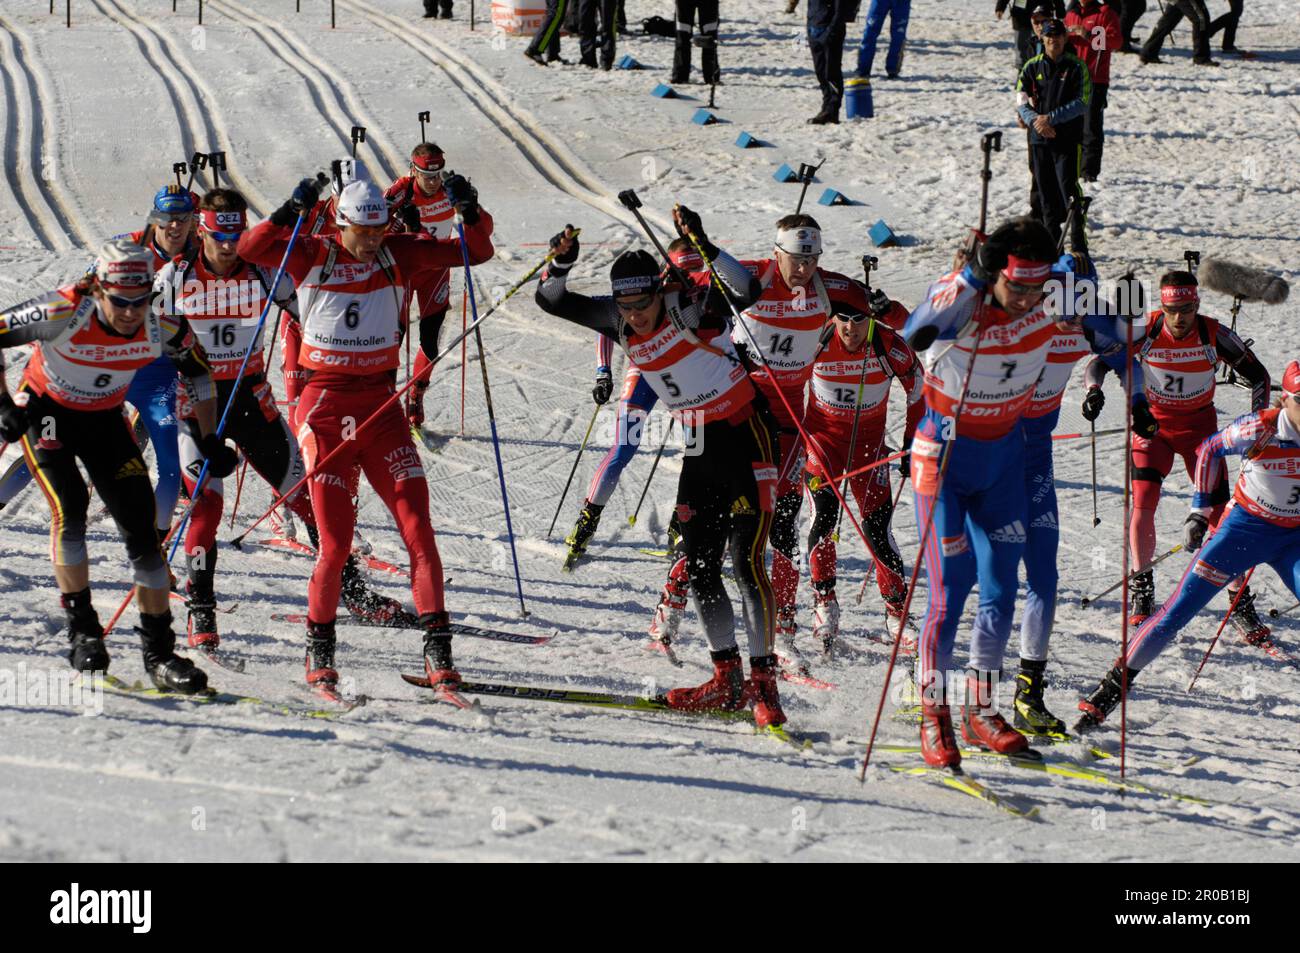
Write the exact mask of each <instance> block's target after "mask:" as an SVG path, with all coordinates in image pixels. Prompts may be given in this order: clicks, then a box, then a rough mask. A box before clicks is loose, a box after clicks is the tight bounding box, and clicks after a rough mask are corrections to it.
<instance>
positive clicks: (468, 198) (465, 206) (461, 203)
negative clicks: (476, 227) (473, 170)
mask: <svg viewBox="0 0 1300 953" xmlns="http://www.w3.org/2000/svg"><path fill="white" fill-rule="evenodd" d="M442 187H443V188H444V189H445V190H446V191H447V201H449V202H451V204H452V205H454V206H456V211H457V212H459V213H460V217H461V218H463V219H464V220H465V224H466V225H473V224H474V223H475V222H477V221H478V189H476V188H474V186H472V185H470V184H469V179H467V178H465V177H464V176H463V175H456V174H454V173H453V174H452V175H449V176H447V178H446V179H444V180H443V182H442Z"/></svg>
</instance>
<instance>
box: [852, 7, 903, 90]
mask: <svg viewBox="0 0 1300 953" xmlns="http://www.w3.org/2000/svg"><path fill="white" fill-rule="evenodd" d="M911 12H912V0H871V6H870V7H868V8H867V25H866V27H865V28H864V29H863V31H862V43H861V45H859V46H858V75H859V76H870V75H871V64H872V62H873V61H874V60H875V58H876V41H877V40H878V39H880V31H881V30H882V29H884V26H885V15H886V14H888V15H889V53H888V54H887V55H886V56H885V75H886V76H888V77H889V78H890V79H897V78H898V71H899V70H901V69H902V68H903V47H904V45H906V43H907V19H908V16H909V15H910V14H911Z"/></svg>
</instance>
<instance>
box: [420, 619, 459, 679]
mask: <svg viewBox="0 0 1300 953" xmlns="http://www.w3.org/2000/svg"><path fill="white" fill-rule="evenodd" d="M420 625H422V626H423V627H424V674H425V675H427V676H428V678H429V687H430V688H432V689H434V690H435V691H438V690H443V691H455V690H456V689H457V688H459V687H460V673H459V672H458V671H456V665H455V663H454V662H453V661H452V660H451V628H450V618H449V616H448V615H447V613H445V612H426V613H424V614H423V615H421V616H420Z"/></svg>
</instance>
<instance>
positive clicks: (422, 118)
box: [415, 109, 429, 142]
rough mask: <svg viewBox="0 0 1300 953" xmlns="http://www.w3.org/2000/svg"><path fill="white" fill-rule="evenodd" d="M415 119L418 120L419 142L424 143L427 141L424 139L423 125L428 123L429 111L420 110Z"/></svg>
mask: <svg viewBox="0 0 1300 953" xmlns="http://www.w3.org/2000/svg"><path fill="white" fill-rule="evenodd" d="M415 118H416V119H417V120H419V123H420V141H421V142H425V141H427V140H425V138H424V124H425V123H426V122H428V121H429V110H427V109H424V110H421V111H420V112H419V113H418V114H417V115H416V117H415Z"/></svg>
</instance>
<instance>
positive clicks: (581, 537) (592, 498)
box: [564, 238, 709, 568]
mask: <svg viewBox="0 0 1300 953" xmlns="http://www.w3.org/2000/svg"><path fill="white" fill-rule="evenodd" d="M668 257H669V259H671V261H672V263H673V264H674V265H675V266H676V267H677V269H678V271H679V273H681V274H683V275H685V276H686V277H687V279H688V280H690V281H691V282H693V283H694V284H695V289H684V288H680V287H677V286H673V287H672V288H670V289H669V290H676V291H680V292H683V293H685V294H688V295H689V294H701V293H703V292H705V291H707V290H708V283H709V272H708V269H707V268H705V266H704V259H703V258H701V257H700V253H699V252H697V251H696V250H695V249H694V248H693V247H691V243H690V242H689V241H687V240H686V239H684V238H675V239H673V241H672V242H671V243H670V244H669V245H668ZM661 278H662V279H663V280H664V281H665V282H667V281H668V280H669V273H668V268H667V266H665V267H664V269H663V271H662V272H661ZM666 287H667V285H666ZM613 357H614V342H613V341H612V340H611V339H610V338H608V337H605V336H604V335H601V336H600V337H598V338H597V339H596V385H595V386H594V387H593V388H592V390H591V398H592V400H594V401H595V402H596V405H597V406H598V407H599V406H603V405H604V404H605V403H607V402H608V401H609V398H610V397H611V396H612V395H613V393H614V378H613V376H612V375H611V373H610V365H611V363H612V361H613ZM657 401H658V398H657V397H656V396H655V392H654V389H653V388H652V387H651V386H650V385H649V383H647V382H646V380H645V378H643V377H642V376H641V371H640V370H639V369H638V368H637V366H636V365H635V364H629V365H628V367H627V371H626V372H625V373H624V375H623V390H622V396H621V397H620V398H619V402H618V420H617V423H616V426H615V431H614V432H615V441H614V445H613V446H611V447H610V448H609V452H608V453H606V454H605V458H604V459H603V460H601V462H600V465H599V466H598V467H596V472H595V473H594V474H592V477H591V485H590V487H588V489H587V498H586V499H585V500H583V502H582V512H580V513H579V514H578V522H577V523H575V524H574V527H573V532H571V533H569V535H568V536H567V537H566V538H565V540H564V542H565V543H566V544H567V545H568V547H569V552H568V555H567V556H566V557H565V565H566V566H569V567H570V568H572V566H573V564H574V563H575V562H576V561H577V560H578V559H579V558H580V557H582V556H583V555H584V554H585V553H586V551H587V543H588V542H589V541H590V540H591V537H592V536H593V535H595V533H596V528H597V527H598V526H600V515H601V513H602V512H603V511H604V509H605V504H606V503H608V502H609V498H610V496H612V495H613V493H614V488H615V487H616V486H618V481H619V478H620V477H621V476H622V475H623V470H624V468H625V467H626V466H627V465H628V464H629V463H630V462H631V461H632V458H633V457H634V456H636V452H637V450H638V449H639V448H640V446H641V435H642V424H644V422H645V421H646V420H647V419H648V418H649V416H650V411H651V410H653V409H654V405H655V403H656V402H657ZM680 535H681V534H680V528H679V527H678V523H677V517H676V515H675V514H674V516H673V519H672V521H671V522H670V523H669V527H668V539H669V546H668V548H669V550H670V552H671V551H673V550H675V549H676V548H677V542H678V541H679V540H680Z"/></svg>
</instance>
